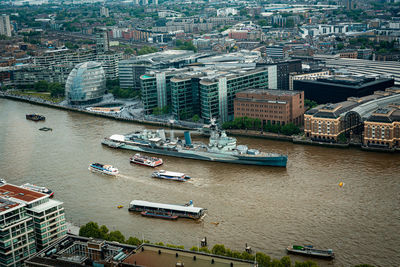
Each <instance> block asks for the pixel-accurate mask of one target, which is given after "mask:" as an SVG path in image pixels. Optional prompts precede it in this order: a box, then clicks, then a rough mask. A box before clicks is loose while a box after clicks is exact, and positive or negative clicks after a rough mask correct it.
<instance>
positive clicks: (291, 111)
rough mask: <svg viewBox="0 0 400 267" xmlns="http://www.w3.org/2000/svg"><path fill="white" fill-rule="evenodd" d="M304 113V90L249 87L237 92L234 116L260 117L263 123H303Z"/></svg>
mask: <svg viewBox="0 0 400 267" xmlns="http://www.w3.org/2000/svg"><path fill="white" fill-rule="evenodd" d="M303 115H304V92H302V91H284V90H262V89H249V90H246V91H242V92H239V93H236V98H235V100H234V117H235V118H237V117H245V116H246V117H249V118H258V119H260V120H261V121H262V123H263V124H266V123H271V124H279V125H285V124H288V123H290V122H291V123H294V124H296V125H301V124H302V123H303Z"/></svg>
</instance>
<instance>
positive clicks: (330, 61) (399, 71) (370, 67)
mask: <svg viewBox="0 0 400 267" xmlns="http://www.w3.org/2000/svg"><path fill="white" fill-rule="evenodd" d="M359 53H360V52H359ZM315 58H317V59H318V60H320V65H321V66H322V67H325V68H328V69H340V70H347V71H348V72H349V73H352V74H353V75H369V76H371V75H375V76H377V77H384V76H386V77H389V78H393V79H394V80H395V83H396V84H398V85H400V64H399V62H398V61H374V60H366V59H352V58H331V57H330V56H329V55H316V56H315Z"/></svg>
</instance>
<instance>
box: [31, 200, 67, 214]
mask: <svg viewBox="0 0 400 267" xmlns="http://www.w3.org/2000/svg"><path fill="white" fill-rule="evenodd" d="M62 204H63V202H61V201H58V200H55V199H49V201H47V202H45V203H43V204H40V205H37V206H36V207H33V208H30V209H29V210H32V211H34V212H36V213H40V212H43V211H46V210H48V209H51V208H54V207H57V206H59V205H62Z"/></svg>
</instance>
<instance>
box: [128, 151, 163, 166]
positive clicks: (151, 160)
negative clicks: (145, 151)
mask: <svg viewBox="0 0 400 267" xmlns="http://www.w3.org/2000/svg"><path fill="white" fill-rule="evenodd" d="M130 162H131V163H135V164H139V165H144V166H149V167H153V168H154V167H157V166H160V165H162V164H163V160H162V159H160V158H156V157H148V156H145V155H140V154H139V153H137V154H135V155H134V156H133V157H131V158H130Z"/></svg>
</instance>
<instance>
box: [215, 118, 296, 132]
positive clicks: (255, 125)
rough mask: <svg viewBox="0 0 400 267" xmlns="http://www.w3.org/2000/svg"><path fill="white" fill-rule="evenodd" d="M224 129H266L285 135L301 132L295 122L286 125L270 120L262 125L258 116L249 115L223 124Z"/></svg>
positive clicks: (266, 130)
mask: <svg viewBox="0 0 400 267" xmlns="http://www.w3.org/2000/svg"><path fill="white" fill-rule="evenodd" d="M222 128H223V129H241V130H255V131H265V132H270V133H279V134H284V135H293V134H299V133H300V128H299V127H298V126H297V125H295V124H293V123H287V124H285V125H280V124H272V123H271V122H268V123H266V124H264V125H262V122H261V120H260V119H258V118H249V117H237V118H235V119H234V120H233V121H228V122H225V123H224V124H222Z"/></svg>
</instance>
